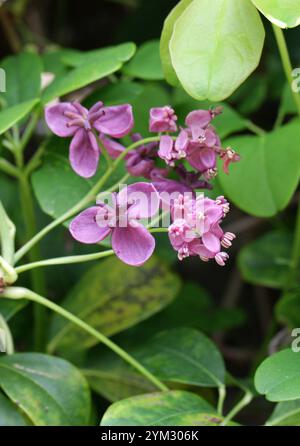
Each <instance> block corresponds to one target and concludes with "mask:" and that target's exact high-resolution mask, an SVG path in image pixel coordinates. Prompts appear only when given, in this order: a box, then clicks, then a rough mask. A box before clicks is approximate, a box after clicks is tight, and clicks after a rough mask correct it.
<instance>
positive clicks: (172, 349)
mask: <svg viewBox="0 0 300 446" xmlns="http://www.w3.org/2000/svg"><path fill="white" fill-rule="evenodd" d="M136 356H137V357H138V358H139V359H140V361H141V362H142V363H143V364H144V365H145V366H146V367H147V368H148V369H149V370H151V371H152V373H153V374H154V375H155V376H157V377H158V378H159V379H161V380H164V381H171V382H180V383H184V384H191V385H196V386H202V387H219V386H221V385H222V384H223V383H224V380H225V366H224V362H223V359H222V356H221V354H220V352H219V351H218V349H217V348H216V346H215V345H214V343H213V342H212V341H211V340H210V339H208V338H207V337H206V336H205V335H204V334H202V333H201V332H199V331H197V330H193V329H191V328H177V329H174V330H169V331H165V332H162V333H159V334H158V335H157V336H155V337H154V338H153V339H152V340H150V341H149V342H148V343H146V345H145V346H144V347H142V348H141V349H140V350H139V351H138V352H137V354H136Z"/></svg>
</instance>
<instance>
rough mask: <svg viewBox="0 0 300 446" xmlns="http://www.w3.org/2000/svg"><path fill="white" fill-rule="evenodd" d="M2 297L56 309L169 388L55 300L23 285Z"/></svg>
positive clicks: (159, 384) (146, 374) (11, 288)
mask: <svg viewBox="0 0 300 446" xmlns="http://www.w3.org/2000/svg"><path fill="white" fill-rule="evenodd" d="M2 297H4V298H7V299H16V300H19V299H27V300H30V301H32V302H35V303H36V304H38V305H42V306H43V307H46V308H48V309H49V310H52V311H54V312H55V313H57V314H59V315H60V316H62V317H63V318H65V319H67V320H69V321H70V322H72V323H73V324H75V325H77V326H78V327H80V328H81V329H82V330H84V331H86V332H87V333H89V334H90V335H92V336H93V337H94V338H96V339H97V340H98V341H100V342H101V343H103V344H104V345H106V346H107V347H108V348H110V349H111V350H112V351H114V352H115V353H116V354H117V355H118V356H120V357H121V358H122V359H123V360H124V361H126V362H127V363H128V364H129V365H131V366H132V367H134V368H135V369H136V370H137V371H138V372H140V373H141V374H142V375H143V376H144V377H145V378H147V379H148V380H149V381H150V382H152V383H153V384H154V385H155V386H156V387H157V388H158V389H159V390H161V391H167V390H169V389H168V387H167V386H166V385H165V384H163V383H162V382H161V381H160V380H159V379H157V378H156V377H155V376H154V375H153V374H152V373H151V372H150V371H149V370H147V369H146V368H145V367H144V366H143V365H142V364H141V363H140V362H138V361H137V360H136V359H134V358H133V357H132V356H131V355H129V354H128V353H127V352H126V351H125V350H123V349H122V348H121V347H119V346H118V345H117V344H115V343H114V342H113V341H111V340H110V339H109V338H107V337H106V336H105V335H103V334H102V333H100V332H99V331H97V330H95V329H94V328H93V327H91V326H90V325H89V324H87V323H86V322H84V321H83V320H81V319H79V318H78V317H77V316H75V315H74V314H72V313H70V312H69V311H67V310H66V309H64V308H62V307H60V306H59V305H56V304H55V303H54V302H51V301H50V300H48V299H46V298H45V297H43V296H40V295H39V294H37V293H34V292H33V291H31V290H28V289H26V288H21V287H10V288H8V289H7V290H6V291H5V293H4V294H2ZM48 350H49V352H52V351H53V346H51V344H50V345H49V348H48Z"/></svg>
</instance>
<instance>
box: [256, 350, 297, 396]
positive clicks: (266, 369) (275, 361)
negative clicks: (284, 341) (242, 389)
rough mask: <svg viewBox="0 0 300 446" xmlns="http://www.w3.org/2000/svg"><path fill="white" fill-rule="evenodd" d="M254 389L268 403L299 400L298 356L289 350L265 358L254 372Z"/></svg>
mask: <svg viewBox="0 0 300 446" xmlns="http://www.w3.org/2000/svg"><path fill="white" fill-rule="evenodd" d="M255 387H256V389H257V391H258V392H259V393H261V394H263V395H265V396H266V398H267V399H268V400H269V401H278V402H279V401H289V400H296V399H298V398H300V355H299V354H297V353H295V352H293V351H292V350H291V349H290V350H282V351H280V352H278V353H275V354H274V355H272V356H270V357H269V358H267V359H266V360H265V361H264V362H263V363H262V364H261V365H260V366H259V367H258V369H257V371H256V374H255Z"/></svg>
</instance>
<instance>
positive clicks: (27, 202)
mask: <svg viewBox="0 0 300 446" xmlns="http://www.w3.org/2000/svg"><path fill="white" fill-rule="evenodd" d="M19 185H20V198H21V208H22V212H23V218H24V221H25V227H26V238H27V239H30V238H32V237H33V236H34V234H35V233H36V222H35V212H34V204H33V200H32V191H31V188H30V185H29V181H28V178H27V176H26V175H21V176H20V178H19ZM28 257H29V260H30V262H35V261H36V260H37V259H39V258H40V257H41V255H40V250H39V247H38V246H34V247H33V249H32V250H31V251H30V253H29V255H28ZM30 275H31V282H32V288H33V289H34V290H35V291H36V292H38V293H44V292H45V288H46V287H45V281H44V276H43V274H42V272H41V271H37V270H32V271H31V274H30ZM34 320H35V324H34V340H35V349H36V350H37V351H42V350H43V346H44V343H45V340H46V334H45V333H46V330H45V328H46V312H45V309H44V308H42V307H40V306H39V305H35V307H34Z"/></svg>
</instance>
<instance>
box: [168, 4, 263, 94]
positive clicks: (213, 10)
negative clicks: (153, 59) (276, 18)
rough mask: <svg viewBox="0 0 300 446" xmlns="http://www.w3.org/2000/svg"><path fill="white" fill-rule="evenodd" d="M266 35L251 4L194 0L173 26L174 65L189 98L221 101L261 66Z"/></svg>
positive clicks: (170, 46)
mask: <svg viewBox="0 0 300 446" xmlns="http://www.w3.org/2000/svg"><path fill="white" fill-rule="evenodd" d="M264 37H265V32H264V28H263V24H262V22H261V19H260V17H259V14H258V12H257V10H256V9H255V7H254V6H253V5H252V4H251V3H250V2H249V0H240V1H238V2H237V1H236V0H215V1H214V2H211V1H210V0H194V1H192V3H191V4H190V5H189V6H188V7H187V8H186V9H185V10H184V11H183V12H182V14H181V15H180V17H179V18H178V19H177V21H176V23H175V25H174V31H173V34H172V38H171V41H170V45H169V48H170V53H171V59H172V65H173V68H174V70H175V72H176V74H177V76H178V78H179V80H180V82H181V84H182V86H183V87H184V89H185V90H186V91H187V92H188V93H189V94H190V96H192V97H194V98H195V99H198V100H202V99H210V100H212V101H221V100H223V99H225V98H227V97H228V96H230V95H231V94H232V93H233V92H234V91H235V90H236V89H237V88H238V87H239V86H240V85H241V84H242V83H243V82H244V81H245V79H247V77H248V76H249V75H250V74H251V73H252V72H253V71H254V70H255V68H256V67H257V66H258V64H259V61H260V57H261V52H262V48H263V44H264Z"/></svg>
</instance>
